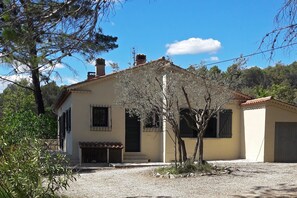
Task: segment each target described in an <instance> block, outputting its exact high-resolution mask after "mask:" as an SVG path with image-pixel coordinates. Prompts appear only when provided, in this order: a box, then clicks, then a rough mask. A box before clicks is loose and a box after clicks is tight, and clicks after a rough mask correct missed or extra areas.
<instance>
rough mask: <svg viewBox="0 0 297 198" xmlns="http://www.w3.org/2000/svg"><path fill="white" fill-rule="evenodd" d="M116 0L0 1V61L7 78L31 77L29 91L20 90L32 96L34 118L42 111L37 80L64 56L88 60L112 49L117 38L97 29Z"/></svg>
mask: <svg viewBox="0 0 297 198" xmlns="http://www.w3.org/2000/svg"><path fill="white" fill-rule="evenodd" d="M116 2H117V1H115V0H98V1H93V0H66V1H60V0H48V1H44V0H36V1H21V0H10V1H3V0H1V1H0V16H1V20H0V52H1V61H2V62H3V63H6V64H7V65H9V66H10V67H11V73H12V74H28V75H29V76H30V77H31V79H32V87H25V88H27V89H28V90H30V91H32V92H33V94H34V99H35V103H36V106H37V112H38V114H43V113H44V112H45V109H44V102H43V96H42V92H41V89H40V82H41V81H45V82H47V81H48V80H49V79H50V76H51V75H52V74H53V72H54V69H55V66H56V65H58V64H61V63H62V60H63V59H64V58H65V57H71V56H73V55H78V54H82V55H83V56H84V57H85V58H86V59H88V60H91V59H94V58H95V55H97V54H98V53H100V52H106V51H109V50H112V49H114V48H117V45H116V44H115V42H116V40H117V38H116V37H113V36H108V35H104V34H103V31H102V29H101V28H100V27H99V23H100V21H101V20H103V19H104V18H105V17H106V16H107V15H108V14H109V12H110V10H111V9H112V8H113V6H114V4H115V3H116ZM64 65H66V66H68V67H69V69H71V70H72V71H73V70H74V69H73V68H72V67H70V66H69V65H67V64H66V63H64ZM57 75H58V74H57ZM1 79H2V80H8V79H7V78H3V77H1ZM8 81H9V80H8ZM15 84H17V83H15ZM17 85H19V84H17ZM23 87H24V86H23Z"/></svg>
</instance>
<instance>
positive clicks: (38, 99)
mask: <svg viewBox="0 0 297 198" xmlns="http://www.w3.org/2000/svg"><path fill="white" fill-rule="evenodd" d="M32 83H33V87H34V98H35V103H36V105H37V113H38V115H40V114H44V113H45V109H44V103H43V97H42V92H41V88H40V80H39V70H38V69H32Z"/></svg>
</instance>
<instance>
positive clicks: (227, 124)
mask: <svg viewBox="0 0 297 198" xmlns="http://www.w3.org/2000/svg"><path fill="white" fill-rule="evenodd" d="M219 118H220V120H219V125H220V128H219V130H220V132H219V137H220V138H232V110H231V109H225V110H223V111H221V112H220V116H219Z"/></svg>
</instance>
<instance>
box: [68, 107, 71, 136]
mask: <svg viewBox="0 0 297 198" xmlns="http://www.w3.org/2000/svg"><path fill="white" fill-rule="evenodd" d="M68 113H69V115H68V119H69V120H68V129H69V131H71V108H70V109H69V110H68Z"/></svg>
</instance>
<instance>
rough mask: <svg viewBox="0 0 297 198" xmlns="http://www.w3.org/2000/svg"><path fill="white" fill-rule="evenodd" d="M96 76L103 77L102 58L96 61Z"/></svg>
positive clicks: (103, 62) (103, 66)
mask: <svg viewBox="0 0 297 198" xmlns="http://www.w3.org/2000/svg"><path fill="white" fill-rule="evenodd" d="M95 66H96V76H104V75H105V60H104V59H103V58H97V59H96V65H95Z"/></svg>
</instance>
